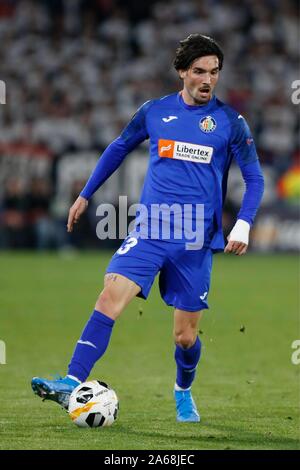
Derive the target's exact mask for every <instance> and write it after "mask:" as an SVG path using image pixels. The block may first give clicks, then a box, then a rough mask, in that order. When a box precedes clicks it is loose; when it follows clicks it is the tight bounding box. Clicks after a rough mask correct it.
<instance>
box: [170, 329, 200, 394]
mask: <svg viewBox="0 0 300 470" xmlns="http://www.w3.org/2000/svg"><path fill="white" fill-rule="evenodd" d="M200 355H201V341H200V339H199V337H198V336H197V339H196V341H195V343H194V344H193V346H192V347H191V348H188V349H184V348H182V347H181V346H179V345H178V344H177V345H176V349H175V356H174V357H175V361H176V364H177V376H176V384H177V385H178V386H179V387H180V388H189V387H190V386H191V385H192V382H193V380H194V378H195V374H196V367H197V364H198V362H199V359H200Z"/></svg>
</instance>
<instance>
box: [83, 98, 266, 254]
mask: <svg viewBox="0 0 300 470" xmlns="http://www.w3.org/2000/svg"><path fill="white" fill-rule="evenodd" d="M146 139H150V159H149V166H148V171H147V174H146V177H145V181H144V186H143V190H142V195H141V200H140V202H141V203H142V204H144V205H145V206H147V207H149V208H150V206H151V205H153V204H154V205H161V204H166V205H168V206H172V205H174V204H178V205H179V206H181V207H182V206H184V205H188V206H189V207H192V208H193V209H192V213H191V214H192V215H191V216H192V218H194V217H195V211H194V208H196V205H197V204H198V205H199V204H203V205H204V220H205V244H206V245H207V246H210V247H211V248H212V249H213V250H221V249H223V247H224V239H223V232H222V207H223V203H224V198H225V194H226V188H227V176H228V171H229V167H230V165H231V162H232V160H233V159H235V161H236V162H237V164H238V165H239V167H240V169H241V171H242V174H243V177H244V179H245V181H246V193H245V196H244V200H243V204H242V207H241V210H240V212H239V214H238V218H240V219H243V220H246V221H247V222H249V223H250V225H251V224H252V222H253V219H254V216H255V213H256V211H257V209H258V206H259V203H260V200H261V197H262V192H263V178H262V174H261V171H260V166H259V163H258V156H257V152H256V149H255V144H254V142H253V138H252V135H251V133H250V130H249V127H248V125H247V123H246V121H245V119H244V118H243V117H242V116H241V115H239V113H238V112H236V111H235V110H233V109H232V108H231V107H230V106H228V105H226V104H224V103H222V102H221V101H220V100H218V99H217V98H216V97H213V98H212V99H211V100H210V101H209V102H208V103H207V104H206V105H201V106H189V105H187V104H186V103H185V102H184V101H183V99H182V97H181V94H180V93H174V94H172V95H168V96H166V97H163V98H161V99H155V100H151V101H148V102H146V103H145V104H144V105H143V106H141V108H140V109H139V110H138V111H137V113H136V114H135V115H134V117H133V118H132V120H131V121H130V123H129V124H128V125H127V127H126V128H125V129H124V131H123V132H122V133H121V135H120V137H119V138H118V139H116V141H114V142H113V143H112V144H111V145H110V146H109V147H108V148H107V149H106V151H105V152H104V154H103V155H102V157H101V158H100V160H99V161H100V162H101V160H102V159H103V157H104V159H103V160H102V163H101V164H99V166H98V169H97V167H96V169H95V171H94V173H93V175H92V176H91V178H90V180H89V181H88V183H87V185H86V187H85V188H84V190H83V191H82V193H81V195H82V196H83V197H86V198H87V199H88V198H89V197H90V196H91V194H92V193H93V192H94V191H95V190H96V189H97V188H98V187H99V186H100V185H101V184H102V183H103V182H104V181H105V180H106V179H107V177H108V176H109V175H110V174H111V173H112V172H113V171H114V170H115V169H116V168H117V167H118V166H119V165H120V163H121V161H122V160H123V158H125V156H126V155H127V154H128V153H129V152H130V151H131V150H133V149H134V148H135V147H137V146H138V145H139V144H140V143H141V142H142V141H144V140H146ZM105 154H106V155H105ZM100 170H101V171H100Z"/></svg>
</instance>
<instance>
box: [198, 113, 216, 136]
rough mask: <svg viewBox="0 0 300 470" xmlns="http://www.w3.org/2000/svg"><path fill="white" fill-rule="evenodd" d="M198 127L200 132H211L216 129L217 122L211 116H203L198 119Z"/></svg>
mask: <svg viewBox="0 0 300 470" xmlns="http://www.w3.org/2000/svg"><path fill="white" fill-rule="evenodd" d="M199 127H200V129H201V131H202V132H206V133H207V132H213V131H214V130H215V128H216V127H217V122H216V120H215V119H214V118H213V117H212V116H205V117H204V118H202V119H200V121H199Z"/></svg>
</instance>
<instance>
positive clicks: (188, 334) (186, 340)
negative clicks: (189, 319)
mask: <svg viewBox="0 0 300 470" xmlns="http://www.w3.org/2000/svg"><path fill="white" fill-rule="evenodd" d="M196 338H197V334H196V333H195V332H194V331H192V330H188V331H178V332H176V331H175V332H174V339H175V343H176V344H177V345H178V346H180V347H181V348H183V349H188V348H190V347H192V346H193V344H194V343H195V341H196Z"/></svg>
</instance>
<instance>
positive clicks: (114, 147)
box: [67, 101, 152, 232]
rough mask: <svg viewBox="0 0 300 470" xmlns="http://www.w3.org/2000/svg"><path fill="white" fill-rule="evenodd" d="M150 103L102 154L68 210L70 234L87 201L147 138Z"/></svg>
mask: <svg viewBox="0 0 300 470" xmlns="http://www.w3.org/2000/svg"><path fill="white" fill-rule="evenodd" d="M151 104H152V101H147V102H146V103H144V104H143V105H142V106H141V107H140V108H139V110H138V111H137V112H136V113H135V115H134V116H133V118H132V119H131V121H130V122H129V124H128V125H127V126H126V127H125V129H124V130H123V131H122V133H121V135H120V136H119V137H118V138H117V139H115V140H114V141H113V142H112V143H111V144H110V145H109V146H108V147H107V148H106V149H105V151H104V152H103V154H102V155H101V157H100V158H99V160H98V163H97V165H96V167H95V169H94V170H93V172H92V174H91V176H90V177H89V179H88V181H87V183H86V185H85V187H84V188H83V190H82V191H81V193H80V195H79V196H78V198H77V199H76V201H75V202H74V204H73V205H72V207H71V208H70V210H69V217H68V224H67V230H68V232H72V230H73V226H74V224H75V223H77V222H78V220H79V219H80V216H81V215H82V214H83V213H84V211H85V210H86V208H87V206H88V201H89V199H90V198H91V197H92V195H93V194H94V193H95V192H96V191H97V189H99V188H100V186H101V185H102V184H103V183H104V182H105V181H106V180H107V179H108V178H109V177H110V176H111V175H112V174H113V173H114V172H115V171H116V169H117V168H119V166H120V165H121V163H122V162H123V160H124V159H125V157H126V156H127V155H128V154H129V153H130V152H131V151H132V150H133V149H134V148H136V147H137V146H138V145H139V144H140V143H141V142H143V141H144V140H146V139H147V138H148V137H149V136H148V132H147V128H146V122H145V121H146V112H147V110H148V108H149V106H151Z"/></svg>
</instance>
